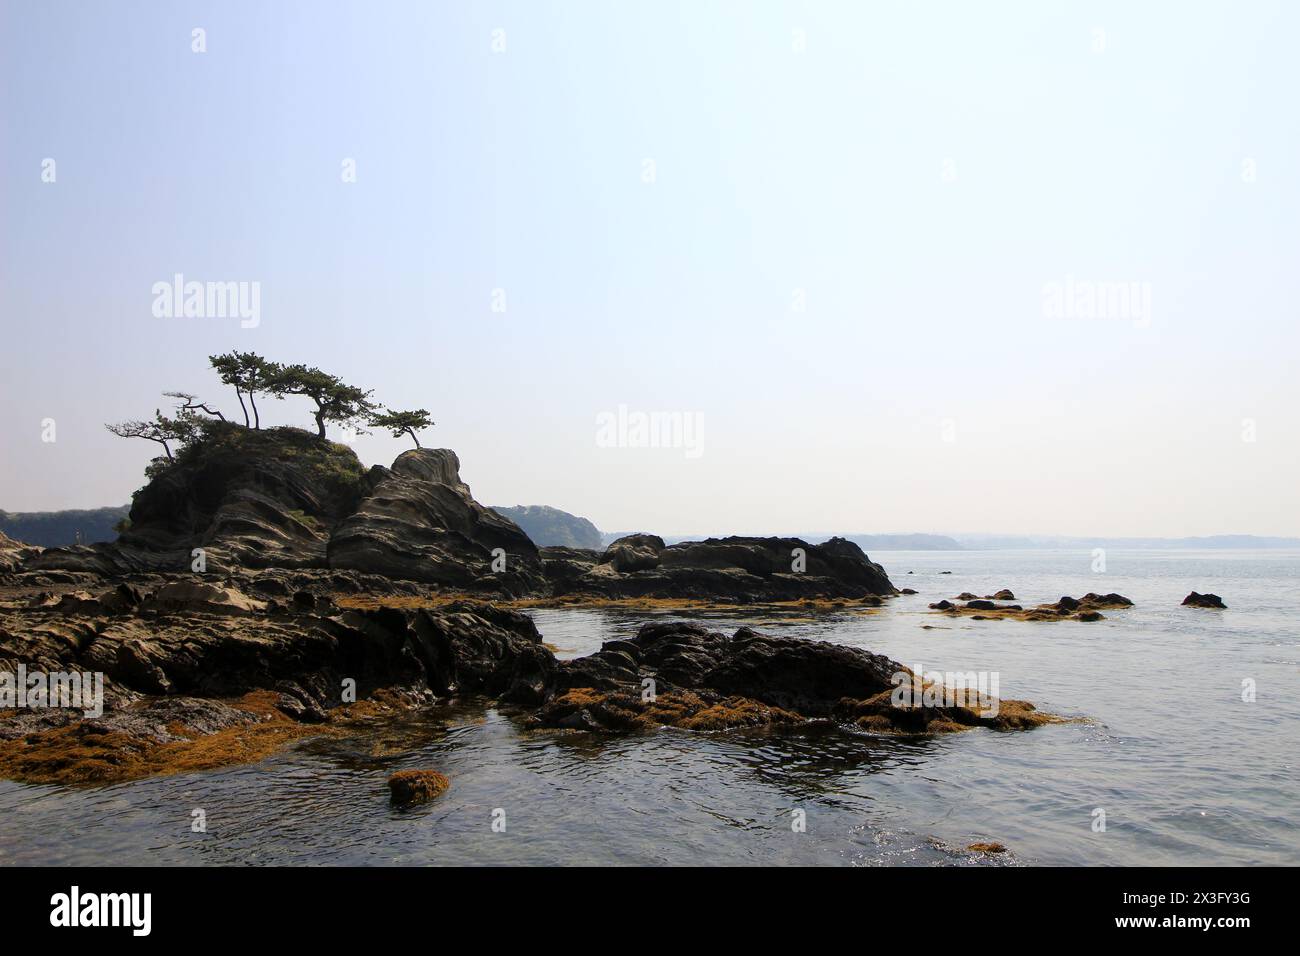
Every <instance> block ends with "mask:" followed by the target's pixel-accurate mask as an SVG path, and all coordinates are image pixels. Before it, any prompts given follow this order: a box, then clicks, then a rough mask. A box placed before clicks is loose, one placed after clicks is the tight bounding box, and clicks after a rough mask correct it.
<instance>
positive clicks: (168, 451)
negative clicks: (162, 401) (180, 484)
mask: <svg viewBox="0 0 1300 956" xmlns="http://www.w3.org/2000/svg"><path fill="white" fill-rule="evenodd" d="M208 361H209V362H210V363H211V365H212V368H213V369H214V370H215V371H216V373H217V375H218V377H219V378H220V379H221V382H222V383H223V384H225V385H229V386H231V387H233V388H234V390H235V397H236V398H237V399H238V400H239V407H240V409H241V410H242V411H243V416H244V424H243V426H242V427H241V426H240V425H239V424H238V423H237V422H232V421H229V420H228V419H227V418H226V416H225V415H223V414H222V413H221V411H220V410H218V409H215V408H213V407H212V406H210V405H209V404H207V403H206V402H201V401H199V400H198V397H197V396H196V395H194V394H193V393H191V392H181V391H172V392H164V393H163V394H164V395H166V396H167V397H168V398H171V399H174V400H175V401H176V403H177V404H176V410H175V414H174V415H164V414H163V413H162V411H161V409H159V410H155V412H154V417H153V418H152V419H147V420H131V421H125V422H120V423H117V424H109V425H106V426H105V427H106V428H107V429H108V430H109V431H110V432H112V433H113V434H114V435H117V436H118V437H120V438H143V439H145V440H147V441H151V442H154V443H155V444H157V445H160V446H161V447H162V450H163V457H159V458H155V459H154V460H153V462H151V463H150V465H149V467H148V468H147V469H146V471H145V473H146V475H147V476H148V477H150V478H155V477H157V476H158V475H160V474H162V473H163V472H164V471H166V470H167V468H168V467H169V466H170V465H172V464H174V463H176V462H177V461H180V460H181V459H182V458H183V457H184V455H185V452H186V451H187V450H188V449H190V448H191V447H193V446H197V445H204V444H209V443H211V442H212V441H213V440H214V436H220V441H221V442H222V443H223V444H226V445H228V444H230V443H232V442H236V441H237V439H235V438H234V437H233V436H235V435H236V434H237V433H238V432H241V431H242V432H249V433H258V432H261V431H262V418H261V413H260V412H259V410H258V407H257V396H258V395H259V394H261V395H270V396H272V397H274V398H276V399H277V400H283V399H284V398H285V397H286V396H289V395H301V396H303V397H304V398H307V399H310V400H311V402H312V403H313V404H314V405H315V409H314V410H313V411H312V417H313V418H314V419H315V422H316V436H315V439H316V441H318V442H321V443H326V444H329V442H328V440H327V438H326V435H325V430H326V427H327V426H329V425H339V426H342V427H348V428H353V429H355V430H356V431H357V432H360V433H362V434H365V433H366V432H365V429H364V428H363V427H362V426H364V425H372V426H374V427H376V428H381V429H385V430H387V431H390V432H392V434H393V437H395V438H396V437H400V436H401V435H410V436H411V438H412V439H413V440H414V441H415V447H417V448H419V447H420V439H419V438H418V437H417V436H416V432H418V431H419V430H421V429H424V428H428V427H430V426H431V425H432V424H433V420H432V419H431V418H430V417H429V412H428V411H426V410H425V409H423V408H419V409H415V410H413V411H394V410H393V409H391V408H386V409H383V410H380V408H379V406H377V405H376V404H374V403H373V402H372V401H371V400H370V396H371V395H372V394H373V392H372V391H370V390H368V389H362V388H358V387H357V386H355V385H349V384H348V383H346V382H344V381H343V380H342V379H341V378H339V377H338V376H337V375H331V374H330V373H328V372H323V371H321V370H320V369H318V368H314V367H312V366H307V365H301V364H295V365H281V364H280V363H278V362H271V361H268V360H267V359H264V358H262V356H260V355H256V354H255V353H253V352H226V353H225V354H222V355H210V356H208ZM245 400H247V401H245ZM250 410H251V411H252V417H251V419H250V417H249V412H250ZM267 431H268V432H274V433H275V434H276V435H277V436H279V439H278V440H279V441H287V437H286V436H287V433H288V432H291V431H294V432H299V433H301V432H302V430H301V429H288V428H274V429H267ZM239 440H242V439H239ZM175 448H180V449H181V451H180V452H176V451H175V450H174V449H175ZM336 457H337V456H336ZM352 457H353V458H354V459H355V456H352ZM358 467H360V464H359V463H358ZM340 477H344V476H340Z"/></svg>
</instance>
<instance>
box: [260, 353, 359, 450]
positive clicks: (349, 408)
mask: <svg viewBox="0 0 1300 956" xmlns="http://www.w3.org/2000/svg"><path fill="white" fill-rule="evenodd" d="M266 390H267V391H268V392H269V393H270V394H272V395H274V396H275V397H276V398H283V397H284V396H286V395H304V396H306V397H307V398H309V399H311V400H312V401H313V402H315V403H316V410H315V411H314V412H313V413H312V415H313V417H314V418H315V419H316V436H317V437H318V438H320V439H322V440H323V439H324V438H325V425H326V424H327V423H330V422H333V423H335V424H338V425H343V426H351V427H353V428H355V429H356V430H357V431H359V432H363V433H364V430H363V429H362V428H361V426H362V425H363V424H365V423H366V422H368V421H369V420H370V416H371V415H373V414H374V412H375V407H376V406H375V405H374V403H372V402H371V401H370V396H371V395H372V394H374V393H373V392H372V391H367V390H364V389H360V388H357V387H356V386H355V385H348V384H347V383H346V382H344V381H343V380H342V379H340V378H339V377H338V376H337V375H330V374H329V373H328V372H322V371H321V370H320V369H318V368H312V367H309V366H306V365H285V366H276V368H275V372H274V374H273V375H272V376H271V378H270V379H269V381H268V384H267V386H266Z"/></svg>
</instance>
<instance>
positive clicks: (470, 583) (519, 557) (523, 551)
mask: <svg viewBox="0 0 1300 956" xmlns="http://www.w3.org/2000/svg"><path fill="white" fill-rule="evenodd" d="M370 484H371V491H370V493H369V494H368V495H366V497H365V498H364V499H363V500H362V501H361V503H360V505H359V506H358V507H357V509H356V511H355V512H354V513H353V514H351V515H349V516H348V517H347V518H346V519H344V520H343V521H342V522H341V523H340V524H339V526H338V527H337V528H336V529H335V531H334V534H333V536H332V537H331V539H330V541H329V549H328V554H329V566H330V567H331V568H336V569H343V570H356V571H362V572H367V573H371V574H382V575H386V576H388V577H393V578H404V579H407V580H411V581H423V582H428V583H433V584H443V585H449V586H452V587H460V588H483V589H491V590H496V591H500V592H502V593H506V594H512V595H521V594H525V593H527V592H528V591H530V590H532V589H535V588H537V587H539V586H540V585H541V583H542V581H543V577H542V568H541V560H540V556H539V554H538V551H537V547H536V546H535V545H534V544H533V542H532V541H530V540H529V538H528V536H527V535H526V534H524V533H523V531H521V530H520V529H519V526H518V525H516V524H515V523H514V522H513V521H511V520H509V519H508V518H504V517H502V516H501V515H499V514H497V513H496V512H495V511H493V510H491V509H490V508H485V507H483V506H482V505H480V504H479V503H478V502H477V501H475V500H474V498H473V496H472V495H471V494H470V490H469V486H468V485H466V484H464V483H463V482H462V481H461V480H460V460H459V459H458V458H457V457H456V454H455V453H454V452H452V451H450V450H448V449H445V448H423V449H412V450H411V451H407V452H404V453H402V454H401V455H399V456H398V458H397V460H396V461H395V462H393V467H392V469H391V470H390V469H386V468H379V467H376V468H373V469H371V477H370ZM498 549H500V550H499V551H498ZM494 552H497V553H496V554H494ZM502 553H504V562H505V567H504V570H499V571H498V570H494V568H493V563H494V559H497V558H500V557H501V554H502Z"/></svg>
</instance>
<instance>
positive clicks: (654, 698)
mask: <svg viewBox="0 0 1300 956" xmlns="http://www.w3.org/2000/svg"><path fill="white" fill-rule="evenodd" d="M899 675H906V680H905V681H903V682H904V683H907V684H909V686H910V684H911V682H912V681H914V680H915V677H914V675H913V674H912V672H911V671H910V670H909V669H908V668H906V667H904V666H903V665H902V664H899V663H897V662H896V661H892V660H890V659H889V658H887V657H883V656H881V655H877V654H871V653H869V652H867V651H865V650H862V649H860V648H854V647H843V646H840V645H836V644H831V643H828V642H824V641H809V640H803V639H800V638H789V637H773V636H770V635H766V634H760V633H758V632H756V631H754V630H751V629H750V628H747V627H742V628H741V629H739V630H738V631H736V632H735V634H733V635H732V636H730V637H728V636H727V635H725V634H722V633H719V632H716V631H710V630H709V629H708V628H706V627H704V626H703V625H701V624H696V623H688V622H681V621H664V622H655V623H651V624H646V625H644V626H642V628H641V630H640V631H639V632H638V633H637V635H636V636H635V637H633V638H629V639H626V640H615V641H608V642H606V643H605V644H604V645H603V646H602V647H601V649H600V650H599V651H598V652H597V653H595V654H592V655H590V656H588V657H583V658H578V659H577V660H571V661H563V662H561V663H560V664H559V665H558V670H557V674H556V677H555V687H556V688H557V692H556V693H555V694H554V695H552V696H551V697H550V698H548V700H547V702H546V704H545V705H544V706H543V707H542V709H541V710H540V711H539V712H538V714H537V715H536V717H535V721H536V722H537V723H538V724H540V725H542V726H547V727H561V728H567V729H574V730H637V729H649V728H651V727H653V726H656V725H662V724H668V725H671V726H677V727H685V728H687V729H692V730H712V729H720V728H723V727H735V726H754V725H769V724H784V723H795V722H799V721H801V720H806V719H810V718H813V719H816V718H823V719H824V718H833V719H835V720H838V721H843V722H847V723H853V724H856V725H857V726H859V727H861V728H863V729H866V730H872V731H880V732H887V733H941V732H950V731H955V730H964V729H967V728H970V727H976V726H983V727H990V728H992V729H995V730H1021V729H1027V728H1030V727H1035V726H1038V725H1040V724H1044V723H1051V722H1054V721H1056V720H1058V719H1059V718H1056V717H1053V716H1051V715H1047V714H1040V713H1038V712H1037V711H1035V709H1034V707H1033V705H1032V704H1029V703H1027V702H1025V701H1011V700H1003V701H997V700H994V699H993V698H985V699H984V701H983V702H982V703H971V702H969V701H962V702H954V703H951V704H949V703H946V702H943V701H940V703H939V704H938V705H937V706H936V705H931V704H929V703H925V702H921V703H917V704H915V705H913V704H910V703H909V704H906V705H904V704H900V703H898V702H896V701H894V699H893V694H894V692H895V690H896V687H897V686H898V683H899ZM647 680H650V681H653V690H654V693H653V694H648V693H646V692H645V689H646V687H647V686H648V685H647V684H646V683H645V682H646V681H647ZM925 686H928V687H930V688H934V687H935V686H938V685H934V684H929V685H925Z"/></svg>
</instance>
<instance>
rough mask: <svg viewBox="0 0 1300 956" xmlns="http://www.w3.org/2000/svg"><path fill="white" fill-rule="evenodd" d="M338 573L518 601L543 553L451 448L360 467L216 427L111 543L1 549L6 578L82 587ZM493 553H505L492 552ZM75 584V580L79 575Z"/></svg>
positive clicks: (538, 583) (155, 485) (339, 455)
mask: <svg viewBox="0 0 1300 956" xmlns="http://www.w3.org/2000/svg"><path fill="white" fill-rule="evenodd" d="M196 548H201V549H202V550H203V552H204V554H203V561H204V564H205V567H204V572H205V573H210V574H220V575H226V576H229V575H238V574H245V573H247V572H249V571H255V570H258V569H279V570H294V569H332V570H341V571H356V572H361V573H363V574H368V575H372V576H382V577H384V578H388V579H394V580H404V581H417V582H422V583H426V584H440V585H446V586H449V587H456V588H463V589H475V590H480V589H482V590H490V591H493V592H496V593H503V594H507V595H520V594H524V593H527V592H530V591H533V590H536V589H538V588H540V587H542V586H543V585H544V579H543V577H542V573H541V564H540V561H539V558H538V553H537V548H536V546H535V545H534V544H533V543H532V541H531V540H529V538H528V536H527V535H526V534H524V533H523V532H522V531H521V530H520V529H519V527H518V526H517V525H516V524H514V523H513V522H512V521H510V520H509V519H508V518H504V517H502V516H501V515H499V514H497V513H496V512H495V511H492V510H490V509H488V508H485V507H483V506H482V505H480V504H479V503H478V502H477V501H475V500H474V498H473V496H472V495H471V493H470V489H469V487H468V486H467V485H465V483H464V482H462V481H461V479H460V462H459V461H458V460H457V458H456V455H455V453H454V452H451V451H448V450H447V449H417V450H412V451H408V452H405V453H403V454H402V455H400V456H399V457H398V458H397V460H396V461H395V462H394V463H393V467H392V468H391V469H390V468H382V467H378V466H377V467H375V468H372V469H370V470H369V471H366V469H365V468H364V467H363V466H362V464H361V462H360V461H359V460H358V459H357V457H356V455H355V454H354V453H353V451H352V450H351V449H350V448H348V447H347V446H345V445H340V444H336V443H334V442H327V441H321V440H319V439H318V438H316V437H315V436H313V435H311V434H309V433H307V432H304V431H302V430H300V429H295V428H279V429H268V430H265V431H256V430H251V429H248V428H243V427H239V426H235V425H230V426H228V427H220V426H215V427H213V429H212V431H211V436H210V438H209V439H208V440H206V441H205V442H203V443H202V444H200V445H195V446H192V447H187V448H186V449H185V450H184V451H183V452H182V453H181V454H180V455H178V457H177V460H176V462H175V463H174V464H172V465H170V466H169V467H167V468H165V469H163V470H162V471H161V472H160V473H159V474H158V475H156V476H155V477H154V479H153V480H152V481H150V482H149V483H148V484H147V485H146V486H145V487H144V488H142V489H141V490H140V491H139V492H137V494H136V496H135V503H134V504H133V505H132V507H131V514H130V527H129V529H128V530H127V531H125V532H124V533H123V534H122V535H121V537H120V538H119V539H118V540H117V541H116V542H113V543H109V544H97V545H91V546H84V547H72V548H51V549H47V550H45V551H43V552H40V551H39V549H30V548H20V547H19V546H17V545H13V546H12V547H10V546H4V545H0V573H6V572H13V571H18V570H21V571H24V572H29V573H30V574H29V576H36V575H39V576H42V577H43V578H44V579H45V582H46V583H54V584H58V583H63V584H66V583H74V584H80V583H85V580H86V579H87V578H94V577H108V578H118V577H124V576H128V575H136V574H141V573H177V574H189V573H190V572H191V570H192V566H193V561H194V549H196ZM498 549H499V550H498ZM78 576H80V577H78Z"/></svg>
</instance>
